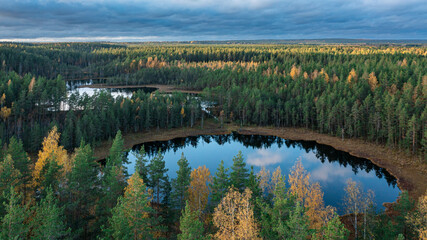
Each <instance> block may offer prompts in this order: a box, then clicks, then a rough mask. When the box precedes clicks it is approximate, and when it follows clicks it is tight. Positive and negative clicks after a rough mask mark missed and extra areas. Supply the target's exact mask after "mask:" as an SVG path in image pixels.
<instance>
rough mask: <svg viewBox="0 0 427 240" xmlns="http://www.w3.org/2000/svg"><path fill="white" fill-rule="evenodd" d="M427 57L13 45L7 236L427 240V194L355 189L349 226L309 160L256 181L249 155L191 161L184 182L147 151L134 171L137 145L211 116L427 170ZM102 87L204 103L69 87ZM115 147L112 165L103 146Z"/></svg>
mask: <svg viewBox="0 0 427 240" xmlns="http://www.w3.org/2000/svg"><path fill="white" fill-rule="evenodd" d="M426 56H427V47H425V46H416V47H411V46H397V45H386V46H384V45H372V46H361V45H281V44H234V45H221V44H178V43H175V44H172V43H171V44H153V43H146V44H124V43H123V44H119V43H118V44H112V43H52V44H50V43H49V44H12V43H1V44H0V61H1V62H0V64H1V67H0V69H1V71H0V117H1V119H0V146H1V148H0V193H1V196H0V198H1V201H0V202H2V205H1V206H0V220H1V226H0V229H1V231H0V239H228V238H231V239H348V238H351V239H418V238H419V239H423V238H426V237H427V217H426V216H427V194H426V195H424V196H422V197H421V198H420V199H412V198H411V197H410V196H409V195H408V192H406V191H402V193H401V195H400V197H399V200H398V201H397V203H395V204H394V205H393V209H392V211H391V213H390V212H384V211H379V210H378V209H376V206H374V205H373V204H372V202H373V200H372V198H373V197H374V194H373V193H372V192H370V191H365V190H364V189H363V188H362V187H361V186H360V185H359V184H358V183H356V182H352V181H349V182H348V183H347V187H346V188H345V189H342V191H345V193H346V198H345V199H343V205H344V206H345V209H346V213H347V215H346V216H347V217H343V216H338V214H337V212H336V209H334V208H333V207H331V206H325V204H324V201H323V192H322V190H321V188H320V186H319V184H318V183H315V182H312V181H311V180H310V174H309V173H308V172H307V171H306V170H305V169H304V166H302V164H301V163H300V162H297V164H296V165H295V166H294V168H293V169H292V171H291V173H290V174H289V175H288V176H284V175H282V173H281V169H280V168H279V169H276V170H275V171H274V172H272V173H270V172H268V171H267V170H266V169H263V170H262V171H261V172H259V173H257V174H255V173H254V171H253V170H252V171H251V169H249V168H248V167H247V166H246V164H245V161H244V159H243V156H242V155H241V154H238V155H236V156H235V157H234V158H233V159H232V160H231V159H228V161H232V162H233V166H232V167H231V168H230V169H227V168H225V167H224V166H223V164H221V165H219V166H218V168H217V169H208V168H206V167H204V166H200V167H199V168H195V169H191V167H190V166H189V164H188V160H187V159H186V158H185V153H183V155H182V157H181V159H176V160H177V164H178V166H179V170H178V171H177V177H176V178H174V179H169V177H168V176H167V174H166V173H167V169H166V168H165V164H164V160H163V156H162V154H161V153H160V152H159V153H157V154H156V156H155V157H154V158H151V160H148V158H147V156H146V154H145V153H144V152H145V151H144V148H142V149H141V151H140V152H139V155H138V156H137V159H138V160H137V164H136V171H135V173H134V174H132V175H131V176H130V175H129V174H128V171H127V169H126V167H125V165H124V164H125V163H126V161H127V157H126V156H127V154H128V153H127V149H125V148H124V143H123V136H122V134H123V135H126V134H128V133H141V134H143V133H144V132H146V131H148V130H152V129H173V128H203V127H204V125H203V123H204V122H205V121H207V120H209V121H216V122H218V124H219V125H220V126H223V125H225V124H236V125H239V126H270V127H277V128H281V127H295V128H306V129H310V130H312V131H316V132H319V133H322V134H328V135H332V136H337V137H339V138H342V139H344V138H355V139H362V140H364V141H367V142H371V143H373V144H378V145H383V146H387V147H389V148H390V149H398V150H399V151H401V152H404V153H406V154H409V155H411V156H414V157H415V158H416V159H419V160H420V161H422V162H423V164H426V163H427V104H426V96H427V60H426ZM88 79H93V80H94V81H95V80H102V84H104V85H106V86H115V87H119V86H138V85H144V84H161V85H173V86H175V87H176V88H177V89H183V90H197V91H200V92H201V93H200V94H185V93H180V92H179V91H176V92H174V93H171V94H165V93H162V92H161V91H155V92H152V93H146V92H144V91H142V90H140V91H135V92H134V93H133V94H132V96H131V97H130V98H126V97H121V96H119V97H113V96H112V95H111V94H110V93H109V92H107V91H97V92H96V93H95V94H94V95H93V96H89V95H87V94H83V95H79V94H77V93H75V92H70V91H69V89H68V88H67V84H68V83H70V82H73V81H77V80H88ZM207 102H208V103H212V104H210V106H209V111H208V112H207V111H206V110H205V109H204V108H203V107H202V105H203V104H205V103H207ZM113 139H114V140H113ZM106 141H110V142H112V146H111V148H110V150H109V154H108V157H107V159H106V161H105V164H101V162H97V161H96V159H95V157H94V149H95V148H96V147H98V146H100V144H102V143H105V142H106ZM211 171H212V174H211Z"/></svg>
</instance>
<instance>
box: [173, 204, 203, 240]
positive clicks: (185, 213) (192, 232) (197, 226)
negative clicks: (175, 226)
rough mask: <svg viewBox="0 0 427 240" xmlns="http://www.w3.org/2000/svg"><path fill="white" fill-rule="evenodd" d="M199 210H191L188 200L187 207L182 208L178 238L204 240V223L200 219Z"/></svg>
mask: <svg viewBox="0 0 427 240" xmlns="http://www.w3.org/2000/svg"><path fill="white" fill-rule="evenodd" d="M199 215H200V214H199V212H198V211H191V209H190V205H189V204H188V202H187V203H186V205H185V209H184V210H182V216H181V218H180V221H179V230H180V231H181V233H180V234H178V240H202V239H204V237H203V231H204V229H203V223H202V222H201V221H200V219H199Z"/></svg>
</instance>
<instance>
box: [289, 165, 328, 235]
mask: <svg viewBox="0 0 427 240" xmlns="http://www.w3.org/2000/svg"><path fill="white" fill-rule="evenodd" d="M288 182H289V185H290V189H289V191H290V193H291V194H292V195H294V196H296V198H297V200H298V201H299V202H301V203H302V205H303V206H304V207H305V208H306V209H307V210H306V212H305V214H306V215H307V216H308V218H309V220H310V227H311V228H312V229H320V228H321V227H322V226H325V225H326V224H327V223H328V221H329V220H330V219H331V218H332V217H333V215H334V212H335V209H334V208H332V207H330V206H328V207H325V203H324V201H323V192H322V190H321V188H320V184H319V183H313V184H311V183H310V174H309V173H308V172H307V171H306V170H305V169H304V167H303V165H302V163H301V160H299V161H297V162H296V163H295V165H294V166H293V168H292V170H291V172H290V174H289V180H288Z"/></svg>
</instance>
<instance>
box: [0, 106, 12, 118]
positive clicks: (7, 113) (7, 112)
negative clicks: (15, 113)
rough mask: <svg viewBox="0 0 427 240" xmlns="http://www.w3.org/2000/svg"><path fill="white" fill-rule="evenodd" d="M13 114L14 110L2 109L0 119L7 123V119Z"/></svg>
mask: <svg viewBox="0 0 427 240" xmlns="http://www.w3.org/2000/svg"><path fill="white" fill-rule="evenodd" d="M10 114H12V109H10V108H8V107H6V106H4V107H2V108H1V109H0V117H1V118H2V119H3V121H6V119H7V118H8V117H9V116H10Z"/></svg>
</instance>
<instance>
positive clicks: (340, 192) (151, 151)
mask: <svg viewBox="0 0 427 240" xmlns="http://www.w3.org/2000/svg"><path fill="white" fill-rule="evenodd" d="M140 147H141V145H137V146H134V148H133V149H132V150H131V151H130V152H129V154H128V160H129V161H130V164H128V165H127V167H128V172H129V173H130V174H132V173H133V172H134V171H135V166H134V165H135V160H136V158H135V156H134V153H135V152H137V151H138V150H139V149H140ZM144 147H145V151H146V152H147V156H146V157H148V158H149V159H151V158H152V157H153V156H154V155H155V154H156V153H157V151H158V150H159V149H161V152H162V153H163V155H164V159H165V162H166V168H168V169H169V171H168V175H169V178H170V179H172V178H175V177H176V171H177V170H178V165H177V161H178V160H179V159H180V157H181V154H182V153H184V155H185V157H186V158H187V160H188V161H189V163H190V166H191V167H192V168H197V167H198V166H203V165H206V167H207V168H209V170H210V172H211V175H212V176H213V175H214V174H215V172H216V170H217V167H218V165H219V163H220V161H221V160H224V164H225V167H228V168H229V167H231V166H232V164H233V162H232V158H233V156H235V155H237V153H238V152H239V151H242V154H243V156H244V158H245V161H246V164H247V168H248V169H250V167H251V166H253V167H254V171H255V172H256V173H257V172H259V170H260V169H261V168H262V167H263V166H264V167H266V168H267V169H268V170H270V172H273V171H274V170H275V169H276V167H278V166H280V168H281V169H282V174H283V175H285V176H286V179H288V174H289V171H290V169H291V168H292V166H294V164H295V162H296V161H297V160H298V159H299V158H300V159H301V160H302V164H303V166H304V168H305V169H306V170H307V171H308V172H309V173H310V174H311V180H312V181H315V182H319V183H320V185H321V186H322V190H323V192H324V200H325V204H327V205H332V206H334V207H336V208H337V209H338V213H339V214H343V213H344V212H343V210H342V203H343V198H344V187H345V186H346V181H347V180H348V179H352V180H353V181H356V182H360V183H361V184H362V186H363V189H364V191H367V190H368V189H371V190H373V191H374V192H375V202H376V205H377V207H378V208H379V209H384V207H383V206H382V203H384V202H394V201H395V200H396V199H397V197H398V195H399V192H400V190H399V188H398V187H397V184H396V179H395V178H394V177H393V176H391V175H390V174H389V173H388V172H387V171H386V170H385V169H383V168H380V167H378V166H376V165H374V164H373V163H372V162H371V161H369V160H367V159H363V158H357V157H354V156H351V155H350V154H348V153H346V152H342V151H338V150H336V149H334V148H332V147H330V146H326V145H321V144H317V143H315V142H311V141H291V140H284V139H281V138H279V137H274V136H258V135H241V134H237V133H233V134H228V135H206V136H197V137H186V138H176V139H173V140H169V141H162V142H148V143H144Z"/></svg>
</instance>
